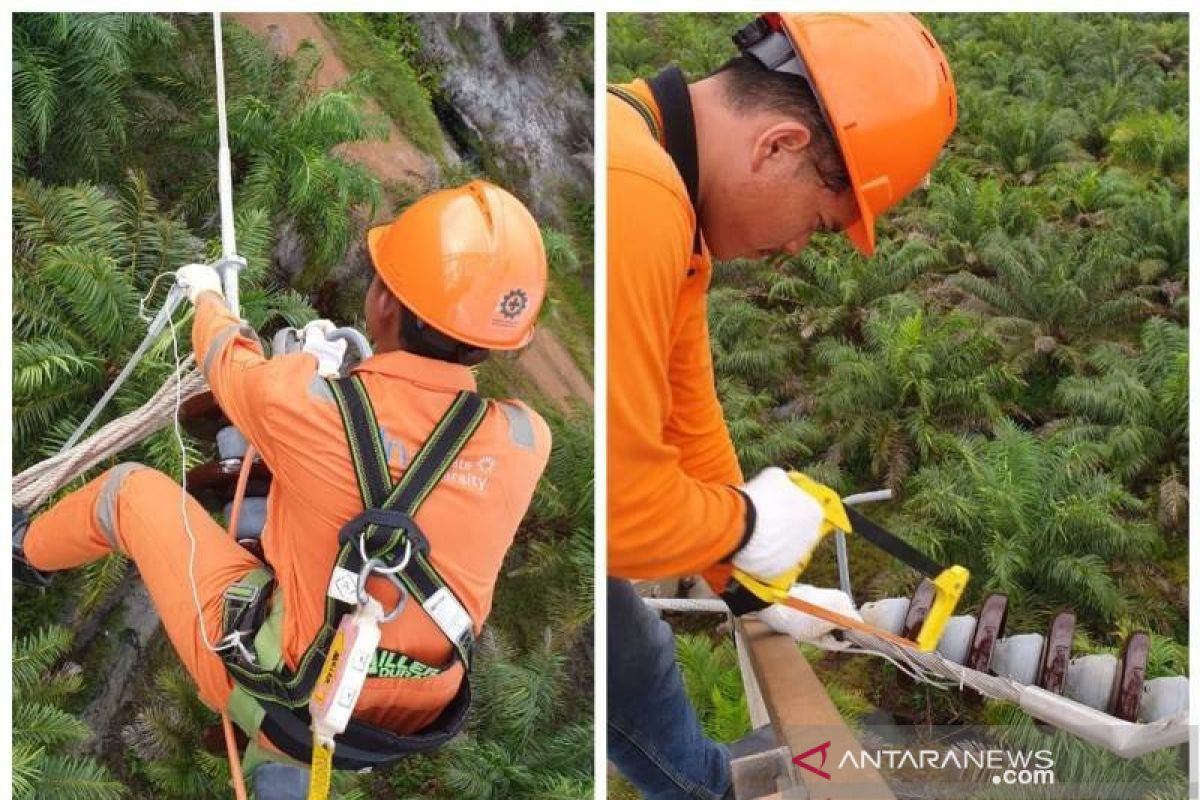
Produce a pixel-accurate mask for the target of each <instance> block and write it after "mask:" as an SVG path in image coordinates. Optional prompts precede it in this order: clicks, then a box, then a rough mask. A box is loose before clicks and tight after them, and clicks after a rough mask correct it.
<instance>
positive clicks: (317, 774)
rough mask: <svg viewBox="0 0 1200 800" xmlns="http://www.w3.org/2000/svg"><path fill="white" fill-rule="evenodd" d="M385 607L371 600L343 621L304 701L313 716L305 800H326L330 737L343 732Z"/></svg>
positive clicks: (330, 763) (376, 641)
mask: <svg viewBox="0 0 1200 800" xmlns="http://www.w3.org/2000/svg"><path fill="white" fill-rule="evenodd" d="M383 615H384V614H383V607H382V606H380V604H379V602H378V601H377V600H376V599H375V598H373V597H370V596H369V595H368V596H367V597H366V602H365V603H363V604H362V605H360V606H358V607H357V608H356V609H355V610H354V613H352V614H347V615H346V616H344V617H342V621H341V622H340V623H339V624H338V628H337V633H336V634H335V635H334V637H333V643H332V644H331V645H330V647H329V655H328V656H326V658H325V665H324V667H322V669H321V675H320V677H319V678H318V679H317V684H316V686H314V687H313V692H312V696H311V697H310V698H309V701H308V710H309V713H310V714H311V715H312V732H313V745H312V765H311V769H310V772H309V783H308V800H326V798H328V797H329V786H330V783H331V781H332V779H333V750H334V746H335V743H334V737H336V736H337V735H338V734H340V733H342V732H343V731H345V730H346V726H347V725H348V724H349V723H350V716H351V715H352V714H353V713H354V706H355V705H356V704H357V703H358V696H359V694H361V693H362V688H363V685H364V684H365V683H366V681H367V673H368V672H369V671H370V668H371V658H372V657H373V656H374V654H375V648H376V647H378V646H379V636H380V632H379V623H380V621H381V620H382V619H383Z"/></svg>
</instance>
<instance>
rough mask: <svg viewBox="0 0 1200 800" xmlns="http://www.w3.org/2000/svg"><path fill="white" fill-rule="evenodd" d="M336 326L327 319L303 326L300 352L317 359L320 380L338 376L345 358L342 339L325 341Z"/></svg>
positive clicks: (344, 343) (344, 345)
mask: <svg viewBox="0 0 1200 800" xmlns="http://www.w3.org/2000/svg"><path fill="white" fill-rule="evenodd" d="M336 329H337V328H336V326H334V324H333V323H332V322H330V321H329V320H327V319H318V320H315V321H313V322H310V323H308V324H307V325H305V326H304V330H303V335H304V347H303V348H301V350H302V351H303V352H305V353H311V354H313V355H314V356H316V357H317V374H318V375H320V376H321V377H322V378H334V377H337V376H338V375H339V374H340V371H341V368H342V359H343V358H345V357H346V342H345V340H344V339H333V340H330V339H326V338H325V336H326V334H328V333H332V332H333V331H334V330H336Z"/></svg>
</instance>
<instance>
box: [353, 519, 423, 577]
mask: <svg viewBox="0 0 1200 800" xmlns="http://www.w3.org/2000/svg"><path fill="white" fill-rule="evenodd" d="M366 538H367V532H366V531H365V530H364V531H363V532H362V533H361V534H359V537H358V554H359V555H360V556H362V560H363V561H364V562H368V563H369V562H371V561H374V562H375V563H377V564H379V566H378V567H375V569H374V571H375V572H378V573H379V574H380V575H395V574H396V573H397V572H399V571H400V570H402V569H404V568H405V567H407V566H408V560H409V559H410V558H412V540H411V539H409V538H408V537H407V536H406V537H405V538H404V558H402V559H400V563H399V564H397V565H396V566H394V567H385V566H383V564H384V562H383V561H382V560H381V559H378V558H375V557H374V556H368V555H367V547H366V544H365V542H366Z"/></svg>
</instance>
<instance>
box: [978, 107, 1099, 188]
mask: <svg viewBox="0 0 1200 800" xmlns="http://www.w3.org/2000/svg"><path fill="white" fill-rule="evenodd" d="M1078 128H1079V120H1078V117H1077V116H1076V114H1075V113H1074V112H1072V111H1071V110H1069V109H1065V108H1062V107H1057V108H1056V107H1054V106H1052V105H1050V104H1049V103H1044V104H1033V103H1021V102H1016V101H1012V102H1008V103H1005V104H1000V103H995V104H993V105H992V106H991V108H990V109H989V111H988V114H987V116H986V117H985V118H984V119H983V120H982V122H981V124H980V132H981V135H982V142H981V143H980V144H979V145H978V147H977V148H976V153H975V158H976V159H977V160H978V161H979V162H980V163H983V164H988V165H995V166H996V167H998V168H999V169H1000V170H1001V171H1002V174H1004V175H1006V176H1008V177H1011V178H1014V179H1016V180H1018V181H1019V182H1021V183H1025V184H1029V183H1033V182H1034V181H1035V180H1037V179H1038V178H1039V177H1040V176H1041V175H1042V173H1044V172H1045V171H1046V170H1047V169H1049V168H1050V167H1052V166H1053V165H1055V164H1058V163H1060V162H1063V161H1070V160H1074V159H1075V158H1076V157H1077V147H1076V146H1075V145H1074V143H1073V142H1072V137H1074V136H1075V135H1076V133H1077V132H1078Z"/></svg>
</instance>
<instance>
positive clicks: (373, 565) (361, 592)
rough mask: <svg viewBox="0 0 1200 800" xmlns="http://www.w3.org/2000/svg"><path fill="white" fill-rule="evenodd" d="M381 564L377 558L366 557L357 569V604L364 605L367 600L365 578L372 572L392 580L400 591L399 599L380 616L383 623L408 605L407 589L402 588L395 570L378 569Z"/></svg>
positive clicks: (392, 618)
mask: <svg viewBox="0 0 1200 800" xmlns="http://www.w3.org/2000/svg"><path fill="white" fill-rule="evenodd" d="M381 566H383V562H382V561H380V560H379V559H378V558H368V559H367V563H365V564H363V568H362V569H361V570H359V573H358V604H359V605H364V606H365V605H366V604H367V600H368V599H369V598H370V595H368V594H367V578H369V577H370V576H371V573H372V572H376V573H378V574H380V575H382V576H384V577H385V578H387V579H388V580H389V581H391V582H392V585H393V586H395V587H396V590H397V591H398V592H400V600H399V601H397V603H396V607H395V608H393V609H392V610H391V611H389V612H388V613H386V614H384V615H383V617H382V618H380V620H379V621H380V623H384V622H391V621H392V620H394V619H395V618H396V617H398V616H400V612H401V611H403V610H404V607H405V606H406V605H408V590H407V589H405V588H404V584H403V583H401V582H400V579H399V578H397V577H396V571H394V570H390V571H389V570H383V569H379V567H381Z"/></svg>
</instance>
